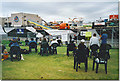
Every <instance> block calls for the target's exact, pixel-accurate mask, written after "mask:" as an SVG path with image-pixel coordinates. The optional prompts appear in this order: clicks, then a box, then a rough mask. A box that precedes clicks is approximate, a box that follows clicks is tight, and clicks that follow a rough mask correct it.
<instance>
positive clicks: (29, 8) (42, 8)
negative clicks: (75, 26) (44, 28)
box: [2, 2, 118, 20]
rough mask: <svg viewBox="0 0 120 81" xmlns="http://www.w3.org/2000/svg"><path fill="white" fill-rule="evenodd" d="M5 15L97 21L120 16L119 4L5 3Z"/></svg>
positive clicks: (3, 6) (3, 5)
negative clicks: (28, 14) (81, 18)
mask: <svg viewBox="0 0 120 81" xmlns="http://www.w3.org/2000/svg"><path fill="white" fill-rule="evenodd" d="M2 9H3V14H6V13H12V12H29V13H36V14H38V15H40V16H54V17H55V16H56V17H58V16H61V17H73V16H84V17H85V18H86V19H85V20H95V19H98V18H99V17H100V16H101V17H108V15H109V14H112V13H115V14H118V13H117V12H118V3H117V2H113V3H111V2H104V3H103V2H3V4H2Z"/></svg>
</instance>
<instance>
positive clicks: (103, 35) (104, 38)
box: [100, 29, 108, 44]
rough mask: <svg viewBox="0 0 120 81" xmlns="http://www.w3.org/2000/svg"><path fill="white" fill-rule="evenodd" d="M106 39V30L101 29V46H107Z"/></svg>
mask: <svg viewBox="0 0 120 81" xmlns="http://www.w3.org/2000/svg"><path fill="white" fill-rule="evenodd" d="M107 38H108V35H107V33H106V30H105V29H103V34H102V36H101V38H100V39H101V40H102V42H101V44H107Z"/></svg>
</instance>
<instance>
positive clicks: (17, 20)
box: [2, 13, 42, 27]
mask: <svg viewBox="0 0 120 81" xmlns="http://www.w3.org/2000/svg"><path fill="white" fill-rule="evenodd" d="M2 20H3V22H2V24H4V25H3V26H5V27H16V26H21V27H22V26H27V25H31V24H30V23H28V22H27V21H28V20H31V21H35V22H38V23H40V24H42V18H41V17H40V16H38V15H37V14H29V13H13V14H11V17H4V18H2Z"/></svg>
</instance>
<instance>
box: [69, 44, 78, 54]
mask: <svg viewBox="0 0 120 81" xmlns="http://www.w3.org/2000/svg"><path fill="white" fill-rule="evenodd" d="M75 47H76V46H75V45H74V43H73V44H71V43H70V44H68V45H67V56H69V51H72V52H73V56H74V55H75V51H76V48H75Z"/></svg>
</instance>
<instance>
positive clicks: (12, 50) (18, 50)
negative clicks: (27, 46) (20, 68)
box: [10, 46, 21, 61]
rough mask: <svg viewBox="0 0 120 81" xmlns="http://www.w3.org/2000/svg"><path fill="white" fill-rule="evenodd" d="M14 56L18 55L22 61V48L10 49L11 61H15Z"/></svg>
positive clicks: (13, 47)
mask: <svg viewBox="0 0 120 81" xmlns="http://www.w3.org/2000/svg"><path fill="white" fill-rule="evenodd" d="M13 55H16V57H17V59H18V61H19V60H21V52H20V47H18V46H12V47H11V48H10V57H11V61H13Z"/></svg>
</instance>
